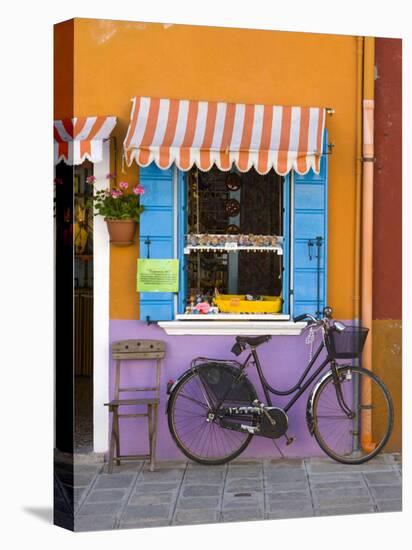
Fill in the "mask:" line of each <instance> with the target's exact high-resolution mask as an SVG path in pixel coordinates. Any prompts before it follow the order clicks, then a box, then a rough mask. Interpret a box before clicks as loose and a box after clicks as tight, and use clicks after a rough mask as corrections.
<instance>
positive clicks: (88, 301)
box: [73, 161, 93, 454]
mask: <svg viewBox="0 0 412 550" xmlns="http://www.w3.org/2000/svg"><path fill="white" fill-rule="evenodd" d="M92 180H93V164H92V163H91V162H89V161H86V162H83V163H82V164H81V165H79V166H76V167H75V170H74V224H73V244H74V301H75V304H74V311H75V315H74V341H75V346H74V352H75V356H74V381H75V411H74V420H75V422H74V426H75V430H74V452H75V453H77V454H78V453H90V452H92V451H93V206H92V197H93V181H92Z"/></svg>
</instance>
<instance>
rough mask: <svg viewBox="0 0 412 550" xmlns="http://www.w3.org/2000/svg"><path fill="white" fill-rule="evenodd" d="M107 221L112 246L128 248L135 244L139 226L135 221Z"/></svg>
mask: <svg viewBox="0 0 412 550" xmlns="http://www.w3.org/2000/svg"><path fill="white" fill-rule="evenodd" d="M105 221H106V224H107V230H108V232H109V235H110V242H111V243H112V244H115V245H117V246H128V245H131V244H133V242H134V236H135V233H136V225H137V224H136V222H135V221H134V220H109V219H105Z"/></svg>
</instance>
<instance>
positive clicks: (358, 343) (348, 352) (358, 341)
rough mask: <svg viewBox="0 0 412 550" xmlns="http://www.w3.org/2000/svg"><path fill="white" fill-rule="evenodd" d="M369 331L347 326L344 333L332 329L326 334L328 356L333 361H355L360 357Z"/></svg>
mask: <svg viewBox="0 0 412 550" xmlns="http://www.w3.org/2000/svg"><path fill="white" fill-rule="evenodd" d="M368 332H369V329H368V328H364V327H355V326H349V327H348V326H347V327H346V328H345V330H344V331H342V332H338V331H337V330H335V329H332V330H330V331H329V333H328V337H329V354H330V356H331V357H332V358H333V359H356V358H357V357H360V355H361V353H362V350H363V346H364V345H365V341H366V337H367V336H368Z"/></svg>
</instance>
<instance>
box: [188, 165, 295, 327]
mask: <svg viewBox="0 0 412 550" xmlns="http://www.w3.org/2000/svg"><path fill="white" fill-rule="evenodd" d="M285 185H287V184H285V182H284V178H282V177H281V176H279V175H278V174H276V173H275V172H274V170H271V171H270V172H269V173H268V174H266V175H263V176H262V175H259V174H258V173H257V172H256V171H255V170H254V169H252V170H250V171H248V172H246V173H241V172H238V171H236V170H233V169H232V171H230V172H223V171H221V170H218V169H217V168H216V167H213V168H212V169H211V170H209V171H208V172H201V171H199V170H198V169H197V168H194V169H192V170H190V171H189V172H188V173H187V175H186V177H185V186H186V192H185V200H186V201H187V226H186V227H187V234H186V235H185V236H184V238H185V246H184V253H185V254H184V257H183V258H181V261H183V262H184V264H185V265H184V270H185V271H186V273H187V275H186V277H187V288H186V303H185V307H184V309H183V310H181V311H179V312H178V313H179V314H180V315H179V318H182V319H184V318H187V316H188V315H190V318H192V319H197V318H199V317H198V316H199V315H202V314H201V313H200V314H199V311H203V310H204V308H206V309H209V311H212V312H213V315H219V316H222V315H223V316H225V317H226V318H227V317H234V316H240V317H241V318H245V317H246V316H247V315H251V316H252V317H256V316H257V315H260V316H262V317H263V316H265V315H270V316H271V317H278V314H279V313H280V314H281V313H282V312H283V311H284V308H283V304H282V294H283V285H282V282H283V269H284V262H283V233H284V230H283V227H284V220H286V219H289V212H287V213H285V212H284V199H283V195H284V192H285V191H284V186H285ZM198 302H201V304H202V305H201V306H199V304H198ZM208 306H209V307H208ZM285 307H286V306H285ZM182 314H184V315H182Z"/></svg>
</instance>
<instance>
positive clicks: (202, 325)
mask: <svg viewBox="0 0 412 550" xmlns="http://www.w3.org/2000/svg"><path fill="white" fill-rule="evenodd" d="M158 325H159V327H161V328H162V329H163V330H164V331H165V332H166V333H167V334H170V335H175V336H184V335H196V334H197V335H209V336H213V335H215V336H217V335H221V336H225V335H226V336H239V335H242V334H243V335H248V336H255V335H259V334H270V335H274V336H299V334H300V333H301V332H302V330H303V329H304V328H305V327H306V323H294V322H293V321H218V320H214V321H213V320H211V321H160V322H159V323H158Z"/></svg>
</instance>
